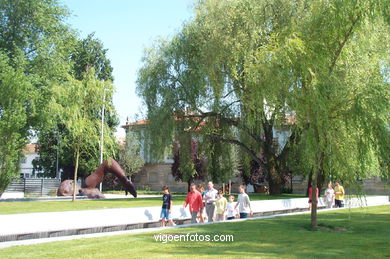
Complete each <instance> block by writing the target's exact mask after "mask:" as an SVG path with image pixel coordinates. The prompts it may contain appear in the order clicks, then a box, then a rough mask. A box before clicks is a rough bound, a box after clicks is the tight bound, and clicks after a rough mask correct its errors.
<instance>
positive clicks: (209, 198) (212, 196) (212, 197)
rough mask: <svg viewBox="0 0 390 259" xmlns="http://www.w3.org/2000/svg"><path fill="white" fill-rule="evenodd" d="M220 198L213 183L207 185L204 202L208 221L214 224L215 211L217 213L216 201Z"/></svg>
mask: <svg viewBox="0 0 390 259" xmlns="http://www.w3.org/2000/svg"><path fill="white" fill-rule="evenodd" d="M217 198H218V191H217V190H216V189H214V184H213V182H211V181H210V182H208V183H207V190H206V191H205V192H204V194H203V201H204V203H205V206H206V214H207V221H208V222H213V221H214V220H213V218H214V211H215V201H216V200H217Z"/></svg>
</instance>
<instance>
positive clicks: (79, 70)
mask: <svg viewBox="0 0 390 259" xmlns="http://www.w3.org/2000/svg"><path fill="white" fill-rule="evenodd" d="M71 59H72V61H73V72H74V75H75V78H76V79H78V80H81V79H82V78H83V77H84V73H85V72H87V71H88V69H91V68H94V69H95V75H96V77H97V78H98V79H100V80H109V81H113V80H114V77H113V76H112V70H113V68H112V66H111V64H110V63H111V62H110V60H109V59H108V58H107V49H105V48H104V46H103V43H102V42H101V41H100V40H99V39H96V38H94V33H92V34H89V35H88V36H87V38H85V39H82V40H79V41H78V42H77V45H76V47H75V51H74V53H72V56H71Z"/></svg>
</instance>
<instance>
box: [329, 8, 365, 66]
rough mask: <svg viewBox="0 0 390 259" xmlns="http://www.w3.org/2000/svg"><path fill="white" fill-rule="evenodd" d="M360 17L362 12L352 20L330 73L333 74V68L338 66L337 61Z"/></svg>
mask: <svg viewBox="0 0 390 259" xmlns="http://www.w3.org/2000/svg"><path fill="white" fill-rule="evenodd" d="M360 17H361V16H360V14H358V15H357V17H356V18H355V20H353V21H352V25H351V27H350V28H349V30H348V31H347V33H346V34H345V36H344V39H343V41H342V42H341V43H340V44H339V47H338V49H337V50H336V53H335V56H334V58H333V60H332V64H331V65H330V67H329V74H331V73H332V72H333V69H334V67H335V66H336V62H337V60H338V58H339V57H340V54H341V51H342V50H343V48H344V46H345V43H346V42H347V40H348V39H349V38H350V37H351V35H352V32H353V29H354V27H355V26H356V24H357V22H358V21H359V19H360Z"/></svg>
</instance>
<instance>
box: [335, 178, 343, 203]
mask: <svg viewBox="0 0 390 259" xmlns="http://www.w3.org/2000/svg"><path fill="white" fill-rule="evenodd" d="M334 194H335V199H334V205H335V207H336V208H342V207H344V194H345V191H344V187H343V186H341V185H340V183H339V182H336V186H335V187H334Z"/></svg>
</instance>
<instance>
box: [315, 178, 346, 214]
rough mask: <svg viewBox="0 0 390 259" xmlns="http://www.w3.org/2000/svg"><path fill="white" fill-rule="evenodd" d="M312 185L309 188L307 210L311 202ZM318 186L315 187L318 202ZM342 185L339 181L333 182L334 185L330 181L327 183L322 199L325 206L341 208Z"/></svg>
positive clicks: (342, 199) (342, 202)
mask: <svg viewBox="0 0 390 259" xmlns="http://www.w3.org/2000/svg"><path fill="white" fill-rule="evenodd" d="M312 190H313V189H312V187H311V186H310V188H309V210H311V202H312ZM318 194H319V191H318V188H317V189H316V199H317V202H318ZM344 195H345V191H344V187H343V186H341V184H340V182H335V187H334V188H333V185H332V184H331V183H329V184H328V188H327V189H326V190H325V193H324V201H325V205H326V207H327V208H333V206H334V207H335V208H342V207H344Z"/></svg>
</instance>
